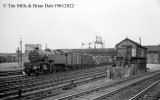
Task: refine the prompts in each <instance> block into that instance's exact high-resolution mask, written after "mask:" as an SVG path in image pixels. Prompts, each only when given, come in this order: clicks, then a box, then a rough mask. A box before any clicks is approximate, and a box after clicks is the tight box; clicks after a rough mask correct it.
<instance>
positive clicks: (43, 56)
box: [24, 49, 109, 75]
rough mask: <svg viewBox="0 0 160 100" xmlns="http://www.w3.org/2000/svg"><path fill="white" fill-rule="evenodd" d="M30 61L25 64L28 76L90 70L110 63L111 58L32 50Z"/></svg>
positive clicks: (58, 51)
mask: <svg viewBox="0 0 160 100" xmlns="http://www.w3.org/2000/svg"><path fill="white" fill-rule="evenodd" d="M28 59H29V61H30V62H25V63H24V72H25V73H26V74H28V75H30V74H41V73H53V72H59V71H67V70H74V69H81V68H88V67H91V66H96V65H104V64H107V63H108V62H109V58H108V57H105V56H92V55H89V54H80V53H74V52H68V51H65V50H50V49H46V50H38V49H35V50H32V51H30V53H29V55H28Z"/></svg>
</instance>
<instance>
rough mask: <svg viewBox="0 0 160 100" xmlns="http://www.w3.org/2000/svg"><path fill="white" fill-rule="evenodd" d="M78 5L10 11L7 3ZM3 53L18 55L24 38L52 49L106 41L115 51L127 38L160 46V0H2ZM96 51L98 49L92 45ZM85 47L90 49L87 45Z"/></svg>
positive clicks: (0, 33) (0, 38)
mask: <svg viewBox="0 0 160 100" xmlns="http://www.w3.org/2000/svg"><path fill="white" fill-rule="evenodd" d="M20 3H22V4H27V5H28V4H40V5H44V4H57V3H59V4H74V8H9V7H8V6H7V7H6V8H4V7H3V5H4V4H15V5H16V4H20ZM0 13H1V14H0V52H4V53H5V52H8V53H9V52H15V51H16V49H17V48H18V46H19V40H20V37H22V40H23V50H24V49H25V48H24V45H25V44H26V43H29V44H42V46H43V48H45V44H46V43H47V44H48V47H49V48H51V49H66V48H69V49H70V48H82V45H81V44H82V42H83V43H87V44H88V43H89V42H93V41H95V38H96V36H101V37H102V40H105V48H113V47H115V45H116V44H117V43H119V42H120V41H122V40H123V39H125V38H126V37H128V38H130V39H132V40H133V41H136V42H139V37H141V39H142V45H158V44H160V0H1V1H0ZM91 47H92V48H93V47H94V46H93V45H91ZM84 48H88V45H87V46H84Z"/></svg>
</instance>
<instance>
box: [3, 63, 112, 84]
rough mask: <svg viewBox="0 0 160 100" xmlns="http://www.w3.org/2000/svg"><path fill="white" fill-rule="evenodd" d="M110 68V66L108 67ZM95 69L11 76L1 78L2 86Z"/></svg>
mask: <svg viewBox="0 0 160 100" xmlns="http://www.w3.org/2000/svg"><path fill="white" fill-rule="evenodd" d="M108 66H109V65H108ZM104 67H106V66H96V67H94V68H97V69H102V68H104ZM94 68H93V67H92V68H87V69H80V70H74V71H67V72H59V73H56V74H55V73H51V74H43V75H39V76H27V75H18V76H17V75H16V76H9V77H3V78H2V77H0V80H1V81H0V85H1V84H3V83H7V84H8V83H12V82H14V83H15V82H19V81H26V80H34V79H38V78H39V77H41V78H42V77H43V78H47V77H52V76H56V75H64V74H68V73H71V74H72V73H77V72H79V71H86V70H91V71H92V69H93V70H94Z"/></svg>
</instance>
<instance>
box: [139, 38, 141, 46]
mask: <svg viewBox="0 0 160 100" xmlns="http://www.w3.org/2000/svg"><path fill="white" fill-rule="evenodd" d="M139 44H140V45H141V37H139Z"/></svg>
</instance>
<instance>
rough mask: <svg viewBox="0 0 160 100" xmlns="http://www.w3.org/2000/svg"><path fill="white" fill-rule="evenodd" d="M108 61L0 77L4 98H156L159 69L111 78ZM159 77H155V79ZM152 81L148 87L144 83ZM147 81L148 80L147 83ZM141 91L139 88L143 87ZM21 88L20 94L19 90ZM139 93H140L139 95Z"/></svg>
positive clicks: (79, 99)
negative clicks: (100, 63)
mask: <svg viewBox="0 0 160 100" xmlns="http://www.w3.org/2000/svg"><path fill="white" fill-rule="evenodd" d="M110 66H111V65H107V66H97V67H94V68H92V67H91V68H87V69H80V70H74V71H68V72H59V73H56V74H45V75H39V76H26V75H11V76H6V77H5V76H3V77H1V78H0V80H1V82H0V87H1V88H0V97H1V98H2V99H3V100H13V99H14V100H17V99H20V100H28V99H30V100H37V99H44V100H129V99H130V100H152V99H153V100H155V98H159V92H160V91H159V88H156V87H159V83H158V82H159V78H160V71H155V70H154V71H148V72H146V73H142V74H139V75H132V76H130V77H126V78H116V79H114V80H113V79H110V78H109V77H108V76H107V75H108V74H107V70H108V69H109V68H110ZM157 80H158V81H157ZM154 82H157V83H155V84H154V85H153V86H152V88H149V90H151V91H149V90H148V89H147V91H146V90H145V89H146V88H147V87H149V86H150V85H152V84H153V83H154ZM146 83H147V84H146ZM144 90H145V92H143V93H141V94H140V92H142V91H144ZM20 92H21V94H19V93H20ZM138 94H139V95H138Z"/></svg>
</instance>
